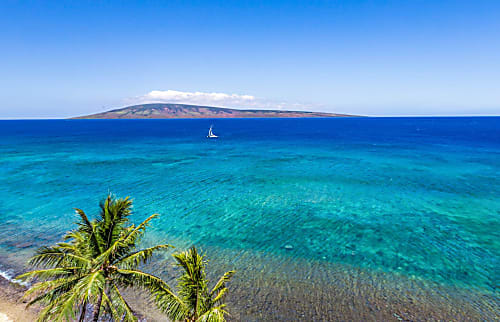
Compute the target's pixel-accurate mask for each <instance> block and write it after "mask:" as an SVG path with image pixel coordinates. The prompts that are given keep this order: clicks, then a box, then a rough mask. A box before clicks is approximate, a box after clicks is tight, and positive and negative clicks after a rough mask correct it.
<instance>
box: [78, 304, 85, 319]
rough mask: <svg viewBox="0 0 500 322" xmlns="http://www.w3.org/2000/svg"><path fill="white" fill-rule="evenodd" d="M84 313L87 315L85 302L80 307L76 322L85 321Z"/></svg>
mask: <svg viewBox="0 0 500 322" xmlns="http://www.w3.org/2000/svg"><path fill="white" fill-rule="evenodd" d="M85 313H87V302H86V301H85V303H83V307H82V312H81V313H80V318H79V319H78V322H83V320H84V319H85Z"/></svg>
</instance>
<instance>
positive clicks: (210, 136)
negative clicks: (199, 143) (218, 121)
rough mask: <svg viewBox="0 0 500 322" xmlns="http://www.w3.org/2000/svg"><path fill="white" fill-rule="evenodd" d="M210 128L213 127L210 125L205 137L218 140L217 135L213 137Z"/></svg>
mask: <svg viewBox="0 0 500 322" xmlns="http://www.w3.org/2000/svg"><path fill="white" fill-rule="evenodd" d="M212 127H213V125H210V130H208V135H207V138H209V139H215V138H218V136H217V135H215V134H214V133H213V132H212Z"/></svg>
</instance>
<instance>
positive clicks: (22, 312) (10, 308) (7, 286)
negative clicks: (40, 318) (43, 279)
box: [0, 276, 38, 322]
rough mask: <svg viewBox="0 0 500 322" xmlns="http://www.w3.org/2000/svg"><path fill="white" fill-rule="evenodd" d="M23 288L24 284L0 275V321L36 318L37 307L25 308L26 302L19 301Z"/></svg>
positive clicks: (20, 320)
mask: <svg viewBox="0 0 500 322" xmlns="http://www.w3.org/2000/svg"><path fill="white" fill-rule="evenodd" d="M25 289H26V288H25V287H24V286H22V285H20V284H16V283H14V282H11V281H9V280H8V279H6V278H5V277H4V276H0V322H4V321H16V322H31V321H35V320H36V318H37V313H38V310H37V308H35V307H30V308H26V303H23V302H22V301H21V297H22V295H23V293H24V291H25ZM2 314H3V315H2Z"/></svg>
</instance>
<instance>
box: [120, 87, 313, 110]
mask: <svg viewBox="0 0 500 322" xmlns="http://www.w3.org/2000/svg"><path fill="white" fill-rule="evenodd" d="M128 103H133V104H146V103H178V104H193V105H206V106H216V107H232V108H252V109H283V110H284V109H293V110H306V109H307V107H306V106H305V105H303V104H297V103H287V102H276V101H271V100H266V99H263V98H257V97H255V96H253V95H244V94H243V95H242V94H226V93H205V92H181V91H175V90H171V89H169V90H166V91H151V92H149V93H147V94H146V95H142V96H137V97H134V98H131V99H129V100H128Z"/></svg>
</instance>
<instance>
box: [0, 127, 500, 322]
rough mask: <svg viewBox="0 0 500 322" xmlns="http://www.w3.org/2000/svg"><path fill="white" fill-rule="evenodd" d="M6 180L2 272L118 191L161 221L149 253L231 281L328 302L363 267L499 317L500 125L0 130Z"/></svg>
mask: <svg viewBox="0 0 500 322" xmlns="http://www.w3.org/2000/svg"><path fill="white" fill-rule="evenodd" d="M211 123H213V124H214V133H215V134H217V135H220V138H219V139H217V140H208V139H206V138H205V136H206V132H207V129H208V127H209V126H210V124H211ZM0 171H1V173H2V176H1V178H0V225H1V227H2V228H1V230H0V270H4V271H5V270H13V271H19V270H22V269H23V268H22V263H23V262H24V261H25V259H26V258H27V256H29V254H30V253H31V252H32V251H33V249H34V248H36V247H38V246H40V245H43V244H47V243H53V242H55V241H57V240H58V238H59V236H60V235H61V234H62V233H64V232H65V231H66V230H68V229H69V228H71V227H72V223H73V222H74V220H75V217H74V215H73V207H79V208H82V209H84V210H85V211H86V212H87V213H89V214H92V213H95V212H96V211H97V204H98V201H99V200H100V199H102V198H103V197H104V196H105V195H106V194H107V193H108V192H113V193H114V194H116V195H118V196H127V195H130V196H132V197H133V198H134V201H135V202H134V204H135V214H134V219H135V220H137V221H139V220H140V219H142V218H145V217H146V216H147V215H149V214H152V213H159V214H161V216H160V218H159V219H158V220H157V221H156V223H155V224H154V226H152V227H151V228H150V231H149V235H148V238H147V239H146V240H145V241H144V242H145V243H154V242H164V241H167V242H171V243H173V244H175V245H176V246H178V247H180V248H182V247H186V246H188V245H190V244H193V243H194V244H196V245H199V246H201V247H202V248H204V249H206V250H207V251H211V252H212V257H213V258H214V259H216V261H215V260H214V261H213V262H214V263H213V265H214V266H215V269H216V270H222V269H228V268H236V269H237V270H239V271H240V272H242V274H245V276H246V277H248V278H251V279H252V278H253V279H255V280H263V281H266V280H269V279H271V278H273V277H270V276H274V275H278V276H280V280H282V281H283V283H285V284H286V285H290V284H293V283H299V284H300V283H303V282H304V283H306V284H305V285H310V286H311V290H315V291H317V289H318V288H321V285H324V284H328V283H330V282H331V283H333V284H334V283H335V281H334V280H333V279H334V278H333V277H324V275H325V274H326V275H328V274H327V273H325V272H328V270H332V272H334V271H336V270H338V269H339V267H344V268H348V270H351V271H353V270H357V269H361V270H362V271H363V272H364V273H363V274H368V275H370V274H373V276H375V275H377V274H384V279H392V278H394V279H408V280H418V281H423V282H425V283H432V285H440V287H441V286H442V287H444V290H445V291H443V292H448V291H446V290H453V291H449V292H450V293H453V292H456V291H455V290H457V289H458V290H465V293H464V294H466V293H467V292H469V293H470V292H474V293H470V294H476V295H474V296H477V294H482V295H487V296H488V297H489V299H493V300H489V302H488V303H489V304H488V307H487V308H486V309H484V308H483V307H481V308H480V309H481V310H483V313H484V311H485V310H486V313H484V314H486V315H483V316H482V317H484V318H486V319H489V318H490V317H492V318H494V317H495V316H498V315H497V314H498V303H499V301H498V294H499V277H500V273H499V272H500V262H499V260H500V198H499V196H500V118H377V119H369V118H349V119H347V118H346V119H268V120H262V119H261V120H259V119H247V120H244V119H235V120H142V121H140V120H129V121H121V120H115V121H104V120H102V121H87V120H81V121H80V120H79V121H76V120H75V121H63V120H59V121H0ZM209 255H210V253H209ZM160 262H161V265H166V264H165V263H164V261H163V260H161V261H160ZM215 262H217V263H218V264H217V263H215ZM308 265H319V266H318V267H321V269H316V270H310V267H308ZM306 267H308V268H306ZM273 274H274V275H273ZM347 274H349V273H347ZM320 275H321V276H323V277H319V276H320ZM332 275H334V274H333V273H332ZM353 278H355V277H353ZM307 283H309V284H307ZM235 284H236V285H238V281H235ZM301 285H302V284H301ZM305 287H306V288H307V287H308V286H305ZM423 287H424V288H425V286H423ZM433 287H434V286H433ZM278 289H279V288H278ZM269 292H271V291H269ZM279 292H281V291H279ZM279 292H278V293H279ZM409 292H410V293H411V290H410V291H409ZM451 295H453V294H451ZM464 296H468V295H464ZM470 296H473V295H470ZM452 297H453V296H451V297H450V301H452V303H451V305H453V301H454V300H453V299H452ZM437 309H439V308H436V310H437ZM239 310H242V311H244V310H245V309H244V308H239ZM305 314H306V315H307V314H308V313H307V312H306V313H305ZM264 317H265V316H264Z"/></svg>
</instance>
